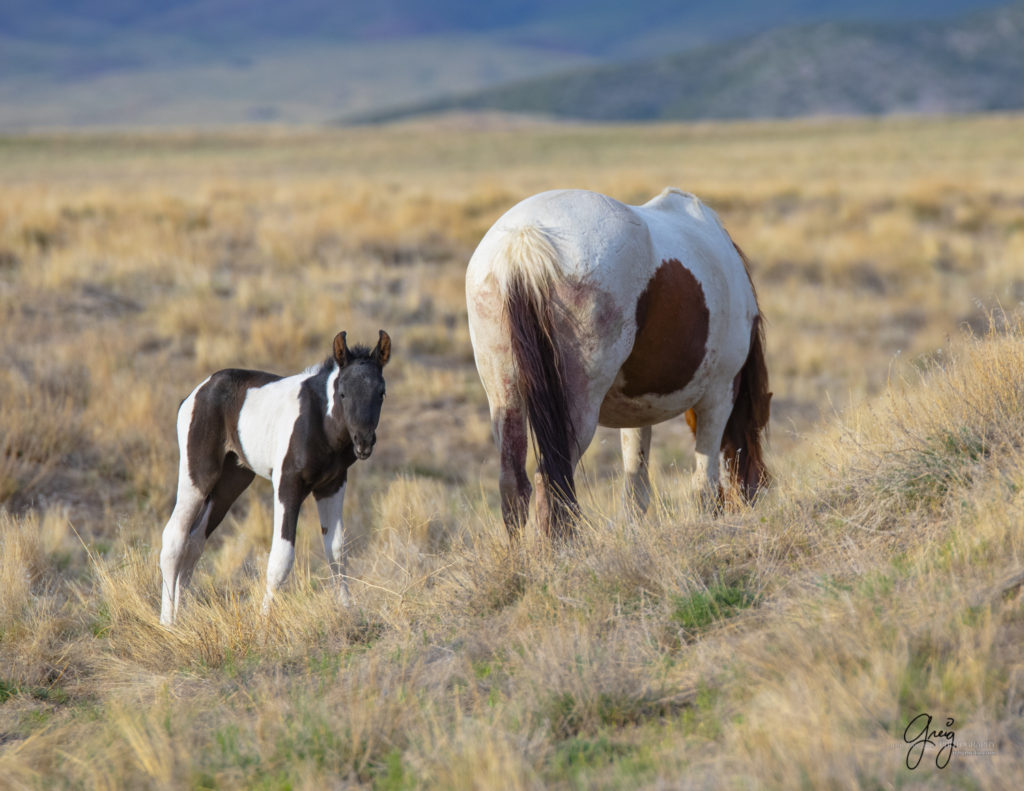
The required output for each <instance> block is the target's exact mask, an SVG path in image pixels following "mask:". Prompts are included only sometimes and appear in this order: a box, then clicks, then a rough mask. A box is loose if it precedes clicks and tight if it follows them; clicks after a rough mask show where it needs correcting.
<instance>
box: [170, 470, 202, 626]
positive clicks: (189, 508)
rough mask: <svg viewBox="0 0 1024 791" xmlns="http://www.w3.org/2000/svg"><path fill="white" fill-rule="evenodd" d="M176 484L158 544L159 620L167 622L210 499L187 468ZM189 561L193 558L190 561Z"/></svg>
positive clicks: (174, 610)
mask: <svg viewBox="0 0 1024 791" xmlns="http://www.w3.org/2000/svg"><path fill="white" fill-rule="evenodd" d="M182 473H183V476H184V477H183V478H182V479H181V480H180V481H179V484H178V497H177V499H176V500H175V503H174V510H173V511H172V512H171V518H170V519H168V520H167V525H166V526H165V527H164V532H163V539H162V542H161V548H160V571H161V574H162V576H163V584H162V586H161V587H162V591H163V592H162V595H161V605H160V623H162V624H163V625H164V626H170V625H171V624H173V623H174V619H175V618H176V617H177V614H178V606H179V604H180V603H181V590H182V588H183V587H184V585H185V583H186V581H187V580H184V579H182V571H183V568H184V565H185V562H186V557H187V556H188V555H189V553H190V549H189V544H190V543H191V541H192V535H193V534H194V533H195V532H196V531H197V530H198V531H199V532H200V533H201V534H202V532H203V531H204V530H205V524H206V520H207V519H208V518H209V515H210V507H211V503H210V500H209V499H208V498H207V497H206V496H205V495H204V494H203V492H202V491H201V490H200V489H199V488H197V487H196V486H194V485H193V484H192V482H191V481H190V480H189V479H188V473H187V471H184V470H183V471H182ZM192 562H193V564H194V563H195V561H194V560H193V561H192Z"/></svg>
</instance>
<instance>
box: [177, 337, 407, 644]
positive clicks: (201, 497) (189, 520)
mask: <svg viewBox="0 0 1024 791" xmlns="http://www.w3.org/2000/svg"><path fill="white" fill-rule="evenodd" d="M390 357H391V338H390V337H388V334H387V333H386V332H384V330H381V331H380V338H379V340H378V342H377V346H376V347H375V348H374V349H373V350H372V351H371V350H370V349H368V348H366V347H363V346H356V347H354V348H352V349H349V347H348V344H347V343H346V340H345V333H344V332H339V333H338V335H337V336H336V337H335V339H334V350H333V354H332V355H331V357H329V358H328V359H327V360H326V361H325V362H324V363H323V364H322V365H320V366H316V367H313V368H310V369H308V370H306V371H304V372H303V373H300V374H296V375H294V376H289V377H285V378H282V377H280V376H277V375H275V374H271V373H266V372H265V371H245V370H240V369H237V368H231V369H227V370H224V371H218V372H217V373H215V374H213V375H212V376H210V377H208V378H207V379H206V380H205V381H203V382H202V383H201V384H200V385H199V386H198V387H197V388H196V389H195V390H193V391H192V393H191V394H190V395H189V396H188V397H187V398H186V399H185V400H184V401H182V403H181V406H180V407H179V409H178V447H179V449H180V452H181V461H180V464H179V468H178V496H177V500H176V501H175V504H174V511H173V513H172V514H171V518H170V519H169V520H168V522H167V526H166V527H165V528H164V533H163V546H162V548H161V551H160V569H161V571H162V573H163V597H162V604H161V607H160V622H161V623H162V624H165V625H170V624H172V623H174V620H175V618H176V617H177V614H178V608H179V605H180V603H181V593H182V590H183V588H184V587H185V586H186V585H187V584H188V581H189V578H190V577H191V576H192V571H193V569H194V568H195V565H196V561H197V560H199V555H200V554H201V553H202V551H203V546H204V545H205V543H206V539H207V537H208V536H209V535H210V534H211V533H212V532H213V531H214V529H215V528H216V527H217V525H219V524H220V523H221V520H223V519H224V516H225V515H226V514H227V512H228V509H229V508H230V507H231V504H232V503H233V502H234V501H235V500H236V499H237V498H238V496H239V495H240V494H241V493H242V492H243V491H244V490H245V488H246V487H247V486H248V485H249V484H250V483H252V480H253V478H254V477H255V476H257V475H259V476H260V477H262V478H269V479H270V480H271V481H272V482H273V484H274V534H273V539H272V540H271V545H270V559H269V562H268V564H267V593H266V596H265V597H264V599H263V609H264V611H266V610H267V608H268V607H269V605H270V600H271V599H272V598H273V596H274V592H275V591H276V590H277V589H278V588H279V587H280V585H281V583H283V582H284V580H285V579H286V578H287V576H288V572H289V571H290V570H291V567H292V563H293V562H294V560H295V529H296V526H297V523H298V518H299V508H300V506H301V505H302V502H303V501H304V500H305V499H306V497H308V496H309V494H310V493H312V495H313V497H314V498H315V499H316V505H317V511H318V512H319V515H320V525H321V530H322V532H323V539H324V551H325V552H326V554H327V560H328V563H329V564H330V567H331V572H332V574H333V575H334V576H335V577H336V579H337V584H338V596H339V598H340V599H341V602H342V603H343V604H347V603H348V598H349V595H348V584H347V582H346V579H345V544H344V529H343V526H342V518H341V517H342V504H343V503H344V500H345V482H346V479H347V476H348V468H349V467H351V466H352V465H353V464H354V463H355V461H356V460H357V459H366V458H369V456H370V453H371V452H372V451H373V446H374V443H375V442H376V440H377V433H376V432H377V423H378V422H379V420H380V410H381V404H382V402H383V399H384V376H383V372H382V369H383V368H384V366H385V365H386V364H387V362H388V359H389V358H390Z"/></svg>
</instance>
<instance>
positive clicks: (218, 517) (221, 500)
mask: <svg viewBox="0 0 1024 791" xmlns="http://www.w3.org/2000/svg"><path fill="white" fill-rule="evenodd" d="M255 477H256V473H254V472H253V471H252V470H249V469H246V468H245V467H241V466H239V464H238V457H237V456H236V455H235V454H234V453H229V454H228V455H227V456H226V457H225V459H224V465H223V467H222V468H221V472H220V477H219V478H217V483H216V485H215V486H214V487H213V491H212V492H210V495H209V496H208V497H207V512H208V514H209V515H208V517H207V518H206V519H205V520H203V522H202V524H196V525H195V526H194V527H193V529H192V531H191V532H190V533H189V535H188V542H187V543H186V545H185V555H184V558H183V559H182V561H181V569H180V572H179V574H180V578H181V586H182V587H183V588H184V587H186V586H187V585H188V583H189V581H190V580H191V579H192V572H193V571H194V570H195V567H196V562H197V561H198V560H199V556H200V555H201V554H202V553H203V549H204V547H205V546H206V539H207V538H209V537H210V534H211V533H213V531H214V530H216V529H217V526H218V525H219V524H220V523H221V522H223V521H224V517H225V516H226V515H227V512H228V509H229V508H231V505H232V503H234V502H235V500H237V499H238V496H239V495H240V494H241V493H242V492H244V491H245V489H246V487H248V486H249V484H250V483H252V480H253V478H255Z"/></svg>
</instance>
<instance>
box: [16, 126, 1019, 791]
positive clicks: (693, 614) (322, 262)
mask: <svg viewBox="0 0 1024 791" xmlns="http://www.w3.org/2000/svg"><path fill="white" fill-rule="evenodd" d="M667 184H672V185H676V186H680V187H683V188H686V189H690V190H693V191H695V192H697V193H698V194H701V195H702V196H704V197H705V198H706V199H707V201H708V202H709V203H710V204H711V205H712V206H713V207H714V208H716V209H717V210H718V212H719V214H720V215H721V216H722V218H723V220H724V222H725V224H726V226H727V227H728V228H729V230H730V232H731V233H732V234H733V236H734V237H735V238H736V240H737V241H738V242H739V243H740V244H741V245H742V246H743V247H744V249H745V250H746V251H747V252H748V253H749V254H750V256H751V257H752V259H753V260H754V262H755V267H756V269H755V272H754V276H755V281H756V284H757V286H758V289H759V294H760V298H761V302H762V306H763V307H764V310H765V312H766V313H767V315H768V318H769V328H768V347H769V355H770V369H771V374H772V389H773V390H774V391H775V399H774V402H773V405H774V409H773V426H772V437H771V449H772V455H771V462H772V466H773V468H774V469H775V471H776V476H777V484H776V486H775V487H774V489H773V491H772V493H771V494H770V495H769V496H768V497H767V498H766V499H764V500H763V501H762V502H761V503H759V504H758V506H757V507H756V508H754V509H752V510H747V511H739V512H735V513H730V514H727V515H725V516H723V517H721V518H717V519H709V518H706V517H704V516H702V515H701V514H700V513H699V512H698V510H697V509H696V508H695V507H694V504H693V503H692V502H690V501H689V500H688V499H687V495H686V494H685V492H686V490H687V487H686V486H685V481H686V478H687V477H688V474H689V465H690V464H691V461H692V447H691V440H690V438H689V437H688V432H687V430H686V429H685V427H684V426H683V425H682V421H679V422H678V423H679V424H678V425H676V424H675V423H673V424H669V425H666V426H662V427H658V429H656V431H655V441H654V453H653V456H654V459H653V461H654V470H653V479H654V480H653V483H654V489H655V497H654V502H653V503H652V508H651V512H650V514H649V515H648V518H647V520H646V521H645V522H644V523H643V524H642V525H639V526H636V525H631V524H628V523H626V522H624V521H623V520H622V519H621V516H620V509H619V502H618V496H619V495H618V487H619V486H620V484H621V478H620V474H619V471H618V463H619V462H618V454H619V451H618V444H617V437H616V434H615V433H614V432H611V431H601V432H600V433H599V435H598V437H597V438H596V440H595V443H594V446H593V448H592V450H591V451H590V452H589V453H588V456H587V458H586V460H585V469H584V473H583V476H582V479H583V484H582V486H581V489H582V492H583V499H584V508H585V513H586V516H587V519H588V522H587V524H586V525H584V527H583V529H582V531H581V533H582V535H581V537H580V540H579V541H578V542H577V543H576V544H575V545H574V546H572V547H569V548H564V549H558V550H553V549H551V548H550V547H548V546H547V545H546V544H545V542H543V541H542V540H540V539H539V538H538V537H537V536H533V535H528V536H526V538H525V540H524V541H523V543H522V545H521V546H519V547H517V548H516V549H515V550H510V549H509V548H508V546H507V544H506V540H505V537H504V528H503V527H502V526H501V524H500V515H499V514H498V512H497V469H496V460H495V454H494V452H493V450H492V448H491V444H490V435H489V427H488V424H487V408H486V402H485V399H484V396H483V392H482V390H481V388H480V386H479V383H478V381H477V378H476V374H475V371H474V369H473V365H472V355H471V350H470V346H469V339H468V332H467V329H466V320H465V318H466V317H465V305H464V298H463V279H462V276H463V272H464V267H465V263H466V261H467V260H468V256H469V254H470V252H471V251H472V248H473V246H474V244H475V243H476V241H477V240H478V239H479V238H480V236H481V235H482V234H483V232H484V231H485V230H486V228H487V227H489V226H490V225H491V224H492V223H493V222H494V221H495V220H496V219H497V217H498V216H500V214H501V213H502V212H503V211H504V210H505V209H507V208H508V207H510V206H511V205H512V204H513V203H515V202H516V201H517V200H519V199H521V198H522V197H525V196H526V195H529V194H531V193H534V192H537V191H539V190H542V189H547V188H553V187H563V186H575V187H586V188H592V189H598V190H602V191H605V192H608V193H610V194H612V195H615V196H616V197H619V198H622V199H624V200H628V201H634V202H635V201H643V200H646V199H647V198H649V197H651V196H652V195H654V194H656V193H657V192H658V191H659V190H660V189H661V188H662V187H663V186H665V185H667ZM1022 184H1024V119H1020V118H1014V117H979V118H953V119H932V120H904V119H894V120H886V121H847V122H832V121H829V122H824V121H823V122H813V123H809V122H790V123H770V124H769V123H766V124H722V125H688V126H675V125H673V126H645V127H591V126H571V125H561V126H555V125H551V126H547V125H536V126H529V125H527V126H517V127H515V128H510V129H504V128H500V127H498V128H474V127H473V126H472V125H471V124H465V125H459V124H454V125H452V124H439V125H430V124H408V125H398V126H393V127H386V128H383V129H358V130H337V131H305V132H303V131H294V132H287V131H281V132H271V133H266V132H260V133H255V132H253V133H249V132H234V133H221V134H213V133H210V134H201V135H198V134H186V133H180V134H170V133H168V134H155V133H154V134H140V135H126V136H120V137H104V136H44V137H32V138H29V137H15V138H4V139H0V187H2V189H0V315H2V317H3V319H2V321H0V778H2V782H0V785H6V786H11V787H15V788H39V787H43V786H45V787H58V788H63V787H89V788H92V787H95V788H112V789H116V788H133V789H134V788H147V787H149V788H167V787H175V788H177V787H181V788H275V789H276V788H313V787H318V788H319V787H324V786H325V785H326V786H328V787H341V786H350V785H351V786H368V787H369V786H373V787H380V788H389V789H403V788H415V787H439V788H497V787H502V788H536V787H559V788H590V787H607V788H612V787H614V788H618V787H624V788H635V787H651V788H654V787H700V788H718V787H723V786H724V787H765V788H793V787H801V786H802V787H811V788H819V787H824V788H833V787H834V788H861V787H879V788H881V787H893V786H903V787H917V786H921V787H929V788H931V787H967V788H991V789H1001V788H1016V787H1020V786H1021V784H1022V781H1024V771H1022V770H1021V769H1020V766H1021V760H1020V759H1021V757H1022V755H1024V729H1022V727H1021V724H1020V723H1021V719H1020V715H1021V713H1022V711H1024V654H1022V651H1021V648H1020V646H1021V644H1022V637H1024V633H1022V631H1024V629H1022V627H1024V620H1022V616H1021V604H1020V596H1019V589H1020V577H1019V576H1016V575H1019V573H1020V572H1021V570H1022V568H1024V542H1022V538H1024V533H1022V532H1021V525H1022V524H1024V496H1022V492H1024V472H1022V471H1024V464H1022V462H1024V373H1022V372H1024V325H1022V323H1021V318H1020V303H1021V301H1022V300H1024V189H1022V187H1021V185H1022ZM997 305H1001V306H1002V308H1001V309H997V308H996V306H997ZM993 309H994V310H993ZM990 325H991V327H990ZM379 327H384V328H386V329H387V330H388V331H389V332H390V333H391V335H392V337H393V339H394V344H395V345H394V357H393V362H392V363H391V365H389V367H388V369H387V375H388V399H387V402H386V403H385V408H384V415H383V417H382V423H381V427H380V432H379V434H380V442H379V443H378V448H377V451H376V452H375V454H374V456H373V458H372V459H371V460H369V461H368V462H365V463H360V464H359V465H358V466H357V467H356V468H355V469H354V470H353V474H352V486H351V487H350V493H349V497H348V501H347V503H346V505H347V510H346V522H347V525H348V526H349V528H350V532H351V536H352V541H353V545H354V547H355V552H356V555H355V557H354V558H353V561H352V563H351V564H350V571H351V574H352V576H353V580H352V583H351V589H352V592H353V595H354V599H355V604H354V606H353V607H352V608H351V609H349V610H347V611H338V609H337V607H336V606H335V604H334V600H333V597H332V592H331V589H330V585H329V584H328V580H327V570H326V566H325V564H324V562H323V560H322V549H321V547H320V537H319V530H318V529H317V524H316V517H315V513H314V509H312V507H311V506H308V507H307V510H306V512H304V513H303V517H302V520H301V521H300V526H299V547H298V551H297V563H296V567H295V570H294V572H293V577H292V579H291V580H290V582H289V584H288V586H287V590H286V592H285V593H284V594H283V595H282V596H280V597H279V598H278V600H277V601H276V602H275V608H274V610H273V612H272V613H271V615H270V616H269V618H266V619H264V618H262V617H261V616H260V615H259V608H258V605H259V601H260V599H261V596H262V587H263V572H264V565H265V562H266V556H267V551H268V549H269V541H270V527H269V524H270V501H269V490H268V487H267V486H266V485H263V484H261V483H260V482H257V484H254V486H253V487H252V491H251V492H250V493H248V494H247V495H245V496H244V497H243V498H242V499H241V500H240V502H239V503H238V504H237V505H236V507H235V509H234V511H233V512H232V514H231V515H230V516H229V518H228V519H227V521H226V523H225V524H224V525H223V526H222V527H221V528H220V529H219V530H218V532H217V534H215V536H214V537H213V539H212V540H211V543H210V546H209V547H208V549H207V551H206V553H205V554H204V557H203V558H202V560H201V561H200V564H199V567H198V571H197V575H196V579H195V581H194V584H193V588H192V591H191V594H190V596H189V599H188V602H187V605H186V609H185V611H184V613H183V617H182V620H181V623H180V624H179V625H178V626H177V627H175V628H174V629H170V630H166V629H161V628H160V627H159V626H158V625H157V609H158V606H159V604H158V593H159V571H158V568H157V554H158V552H159V536H160V531H161V529H162V526H163V522H164V520H165V519H166V518H167V516H168V514H169V511H170V507H171V504H172V497H173V491H174V485H175V482H174V475H175V473H176V468H177V448H176V446H175V442H174V429H173V426H174V414H175V409H176V407H177V405H178V402H179V400H180V399H181V398H182V397H183V396H184V395H185V394H186V393H187V392H188V391H189V390H190V389H191V388H192V387H193V386H194V385H195V383H196V382H198V381H199V380H200V379H201V378H202V377H204V376H206V375H207V374H208V373H210V372H211V371H212V370H214V369H216V368H219V367H224V366H227V365H244V366H247V367H263V368H268V369H271V370H276V371H278V372H281V373H287V372H293V371H297V370H300V369H302V368H303V367H305V366H306V365H308V364H310V363H312V362H315V361H317V360H319V359H321V358H322V357H324V356H326V354H327V353H328V351H329V348H328V344H329V342H330V339H331V338H332V337H333V335H334V333H335V332H336V331H337V330H338V329H342V328H344V329H347V330H348V331H349V333H350V338H354V339H355V340H360V339H363V340H371V339H373V338H374V337H376V330H377V329H378V328H379ZM965 330H973V332H974V336H973V337H972V336H971V335H970V334H968V333H965ZM924 711H926V712H929V713H931V714H932V715H933V716H934V718H935V724H936V725H942V724H944V722H945V718H946V717H953V718H954V719H955V728H956V731H957V739H956V740H957V743H958V744H959V745H960V749H959V750H958V751H957V752H956V753H955V754H954V757H953V759H952V761H951V763H950V765H949V766H948V767H947V768H945V769H939V768H937V767H936V765H935V757H936V753H937V746H936V747H929V748H928V751H927V752H926V753H925V756H924V759H923V761H922V762H921V765H920V766H919V767H918V768H917V769H915V770H913V771H911V770H908V769H907V768H906V766H905V759H906V756H907V749H908V747H909V745H907V744H905V743H904V741H903V735H904V729H905V728H906V726H907V723H908V722H909V720H910V719H911V718H912V717H913V716H914V715H916V714H918V713H920V712H924Z"/></svg>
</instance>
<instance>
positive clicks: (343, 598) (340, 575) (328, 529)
mask: <svg viewBox="0 0 1024 791" xmlns="http://www.w3.org/2000/svg"><path fill="white" fill-rule="evenodd" d="M314 496H315V497H316V509H317V512H318V513H319V514H320V529H321V531H322V532H323V535H324V554H325V555H326V556H327V563H328V565H330V567H331V576H333V577H334V579H335V580H336V581H337V585H338V601H339V602H341V604H342V606H343V607H348V605H349V604H351V603H352V598H351V597H350V596H349V592H348V577H347V576H346V565H347V563H346V561H347V556H346V553H345V527H344V525H343V524H342V518H341V511H342V505H343V504H344V502H345V484H344V483H343V484H342V485H341V487H340V488H339V489H338V491H336V492H335V493H334V494H329V495H328V494H323V495H321V494H316V493H314Z"/></svg>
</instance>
